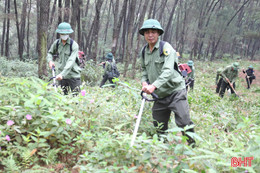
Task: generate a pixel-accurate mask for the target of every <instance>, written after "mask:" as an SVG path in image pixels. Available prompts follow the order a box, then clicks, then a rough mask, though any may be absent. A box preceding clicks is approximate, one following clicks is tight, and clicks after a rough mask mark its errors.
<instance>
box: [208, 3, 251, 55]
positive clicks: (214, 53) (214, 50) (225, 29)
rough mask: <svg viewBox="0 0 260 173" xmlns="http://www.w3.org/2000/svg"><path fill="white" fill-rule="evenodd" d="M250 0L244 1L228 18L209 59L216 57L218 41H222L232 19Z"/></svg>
mask: <svg viewBox="0 0 260 173" xmlns="http://www.w3.org/2000/svg"><path fill="white" fill-rule="evenodd" d="M249 1H250V0H245V1H244V3H243V5H242V6H241V7H240V8H239V9H238V10H237V11H236V13H235V14H234V15H233V16H232V17H231V18H230V20H229V21H228V23H227V24H226V26H225V28H224V30H223V31H222V32H221V34H220V36H219V38H218V40H217V42H216V44H215V46H214V48H213V49H212V50H213V51H212V53H211V57H214V56H215V55H216V52H217V49H218V46H219V43H220V40H221V39H222V37H223V35H224V33H225V32H226V31H227V29H228V26H229V25H230V23H231V22H232V21H233V20H234V18H235V17H236V16H237V14H238V13H239V11H240V10H242V9H243V8H244V6H245V5H246V4H247V3H248V2H249Z"/></svg>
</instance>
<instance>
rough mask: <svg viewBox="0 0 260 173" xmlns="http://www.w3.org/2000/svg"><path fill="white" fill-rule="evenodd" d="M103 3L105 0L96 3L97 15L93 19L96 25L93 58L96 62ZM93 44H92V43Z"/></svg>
mask: <svg viewBox="0 0 260 173" xmlns="http://www.w3.org/2000/svg"><path fill="white" fill-rule="evenodd" d="M102 4H103V0H97V3H96V16H95V18H94V21H93V24H94V25H93V26H94V28H95V29H94V30H93V38H94V42H95V43H94V45H95V46H94V52H93V60H94V61H95V62H97V52H98V32H99V25H100V23H99V19H100V10H101V6H102ZM90 45H91V44H90Z"/></svg>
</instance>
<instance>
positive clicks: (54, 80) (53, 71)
mask: <svg viewBox="0 0 260 173" xmlns="http://www.w3.org/2000/svg"><path fill="white" fill-rule="evenodd" d="M51 70H52V77H51V78H50V80H49V81H51V80H53V84H52V86H53V87H54V89H55V92H57V84H56V76H55V66H52V68H51Z"/></svg>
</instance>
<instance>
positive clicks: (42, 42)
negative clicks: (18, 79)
mask: <svg viewBox="0 0 260 173" xmlns="http://www.w3.org/2000/svg"><path fill="white" fill-rule="evenodd" d="M37 8H38V10H37V11H38V15H37V19H38V21H40V22H38V40H37V41H38V42H37V44H38V46H37V47H38V76H39V78H44V76H47V69H46V64H47V62H46V56H47V33H48V24H49V22H48V21H49V10H50V0H37Z"/></svg>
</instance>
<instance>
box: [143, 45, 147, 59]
mask: <svg viewBox="0 0 260 173" xmlns="http://www.w3.org/2000/svg"><path fill="white" fill-rule="evenodd" d="M146 47H147V44H146V45H145V46H144V47H143V49H142V57H143V59H144V54H145V48H146Z"/></svg>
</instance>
